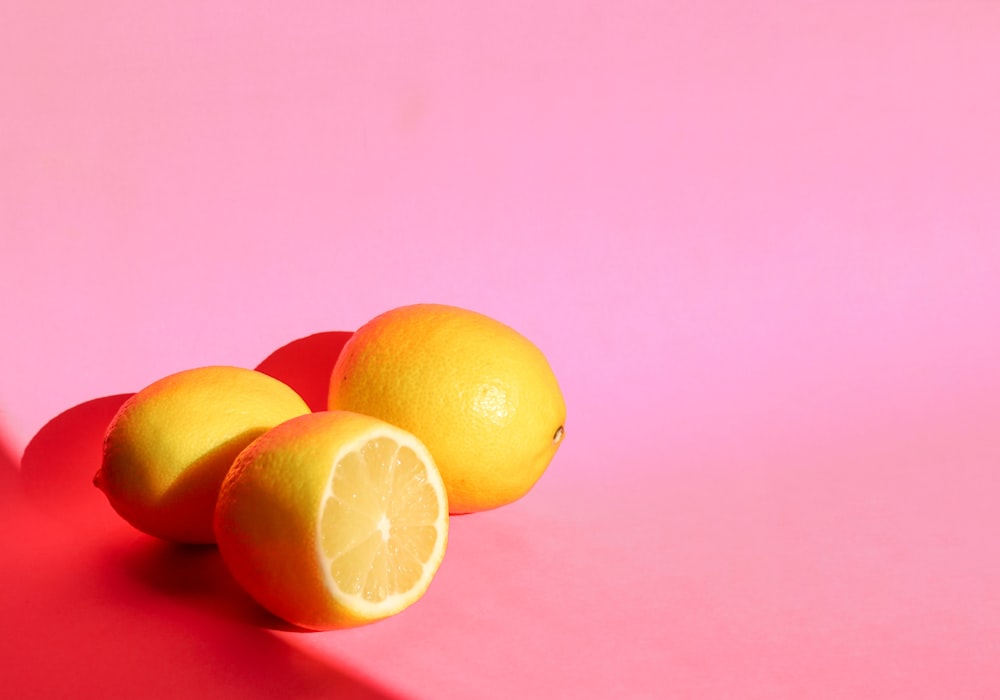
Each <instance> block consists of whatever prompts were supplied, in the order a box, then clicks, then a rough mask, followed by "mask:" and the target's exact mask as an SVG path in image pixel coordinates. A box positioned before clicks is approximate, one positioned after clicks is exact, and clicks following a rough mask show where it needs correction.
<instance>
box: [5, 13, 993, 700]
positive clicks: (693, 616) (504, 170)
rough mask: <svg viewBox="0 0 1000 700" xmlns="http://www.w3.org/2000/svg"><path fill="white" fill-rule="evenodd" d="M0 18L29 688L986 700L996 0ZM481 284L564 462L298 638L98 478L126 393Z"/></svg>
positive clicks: (13, 524) (8, 638)
mask: <svg viewBox="0 0 1000 700" xmlns="http://www.w3.org/2000/svg"><path fill="white" fill-rule="evenodd" d="M366 7H367V9H354V10H352V9H345V8H340V7H332V6H330V5H329V4H328V3H311V2H304V3H299V4H296V5H295V6H294V7H290V8H284V7H283V8H281V9H280V10H277V9H275V8H274V7H273V6H272V5H269V4H266V3H258V4H255V3H239V4H235V3H216V4H214V5H212V6H211V8H207V7H205V5H204V3H190V2H179V3H171V4H169V5H164V6H162V7H157V8H151V7H146V8H138V7H134V6H133V5H129V4H124V5H123V4H121V3H111V2H97V3H89V4H88V6H87V8H86V10H84V9H83V8H82V7H77V6H76V5H74V4H72V3H65V2H38V3H21V4H20V5H18V6H15V5H14V4H12V3H7V4H6V5H4V6H2V7H0V45H2V46H4V55H5V56H7V58H6V59H5V60H4V61H0V97H2V99H3V104H4V109H3V110H2V112H3V113H2V115H0V154H2V158H0V273H2V274H0V299H3V301H2V302H0V328H2V329H3V332H4V339H5V340H4V342H3V343H2V344H0V368H2V371H0V489H2V491H0V508H2V510H0V513H2V515H0V518H2V520H0V555H2V556H3V561H4V574H3V575H0V615H2V617H3V620H4V634H3V635H0V658H2V659H4V663H3V664H0V682H2V684H3V687H4V689H5V692H7V693H8V694H10V695H11V697H38V698H49V697H63V696H66V695H80V696H84V695H87V696H89V695H95V696H97V695H112V694H117V695H121V696H126V697H163V698H167V697H178V696H184V697H215V698H218V697H223V698H224V697H234V698H235V697H240V698H246V697H262V698H263V697H273V696H275V695H277V694H279V693H281V694H283V695H287V696H289V697H347V698H354V697H358V698H365V697H371V698H428V699H430V698H440V697H456V698H465V697H470V698H508V697H576V698H588V697H593V698H606V697H628V698H644V697H650V698H661V697H697V698H730V697H740V698H776V697H789V698H802V697H808V698H844V697H850V698H856V697H864V698H906V699H907V700H911V699H914V698H927V699H931V698H933V699H935V700H937V699H939V698H944V697H947V698H969V699H971V698H988V697H998V696H1000V672H998V671H997V670H996V668H997V665H998V659H1000V602H998V600H1000V599H998V597H997V595H996V591H997V590H1000V544H998V542H1000V538H998V537H997V534H998V532H1000V514H998V509H997V508H996V502H997V495H998V493H1000V469H998V466H1000V430H998V428H997V426H998V425H1000V234H998V233H997V232H998V231H1000V197H998V193H1000V167H998V163H1000V130H998V129H997V128H996V124H998V123H1000V91H998V89H997V86H998V85H1000V9H998V8H997V7H996V6H994V5H993V4H991V3H984V2H979V3H975V2H953V3H932V2H918V3H912V2H909V3H902V2H899V3H896V2H885V3H855V2H847V3H836V4H834V3H827V4H821V3H808V4H805V3H791V2H778V1H775V2H764V3H753V4H752V6H751V4H745V3H735V2H722V1H721V0H719V1H715V2H707V3H673V2H670V3H639V2H626V3H603V4H596V5H595V4H590V5H587V6H586V7H583V6H580V5H579V4H578V3H558V2H540V3H523V4H515V5H511V4H509V3H507V4H491V5H488V6H487V5H483V6H482V7H474V8H473V7H469V6H467V5H465V4H461V3H454V2H446V1H442V2H431V3H423V4H420V5H414V6H412V7H410V6H406V7H402V6H392V7H389V6H385V7H382V6H379V5H373V6H366ZM417 301H437V302H443V303H451V304H458V305H462V306H467V307H469V308H473V309H476V310H478V311H482V312H485V313H488V314H491V315H493V316H495V317H497V318H499V319H500V320H502V321H505V322H507V323H509V324H511V325H513V326H514V327H516V328H518V329H519V330H521V331H522V332H524V333H525V334H526V335H527V336H528V337H530V338H532V339H533V340H534V341H535V342H536V343H537V344H538V345H539V346H540V347H541V348H542V349H543V351H544V352H545V353H546V354H547V355H548V356H549V358H550V360H551V362H552V364H553V366H554V368H555V370H556V374H557V376H558V377H559V379H560V381H561V383H562V385H563V388H564V392H565V394H566V399H567V406H568V414H569V417H568V420H567V439H566V441H565V443H564V445H563V447H562V448H561V450H560V452H559V454H558V455H557V457H556V459H555V461H554V463H553V465H552V467H551V468H550V470H549V472H548V473H547V474H546V475H545V477H544V478H543V479H542V481H541V482H540V483H539V485H538V486H537V487H536V488H535V489H534V490H533V491H532V492H531V493H530V494H529V495H528V496H527V497H526V498H524V499H523V500H522V501H520V502H518V503H516V504H514V505H512V506H509V507H507V508H504V509H500V510H498V511H495V512H491V513H483V514H477V515H473V516H463V517H458V518H455V519H453V524H452V537H451V541H450V544H449V551H448V554H447V556H446V558H445V562H444V564H443V566H442V568H441V570H440V572H439V574H438V576H437V578H436V579H435V581H434V583H433V585H432V586H431V589H430V590H429V591H428V593H427V595H426V596H425V597H424V598H423V599H422V600H421V601H420V602H419V603H418V604H417V605H415V606H414V607H412V608H410V609H409V610H407V611H405V612H404V613H403V614H401V615H399V616H397V617H395V618H392V619H391V620H387V621H385V622H382V623H379V624H376V625H372V626H369V627H366V628H362V629H357V630H351V631H347V632H330V633H303V632H299V631H296V630H291V629H288V628H287V626H285V625H283V624H281V623H280V621H278V620H275V619H274V618H272V617H270V616H268V615H267V614H265V613H264V612H262V611H261V610H260V609H258V608H257V607H256V606H255V605H254V604H253V603H252V602H251V601H250V600H248V599H247V598H246V596H245V595H243V594H242V593H241V592H240V591H239V590H238V588H237V587H236V586H235V584H234V583H233V582H232V580H231V579H230V578H229V577H228V574H227V573H226V571H225V570H224V568H223V567H222V565H221V563H220V561H219V559H218V556H217V553H216V552H215V550H214V549H212V548H210V547H209V548H177V547H172V546H168V545H165V544H163V543H159V542H156V541H154V540H152V539H150V538H148V537H145V536H143V535H140V534H139V533H137V532H135V531H133V530H131V529H130V528H129V527H128V526H127V525H126V524H125V523H123V522H122V521H120V520H119V519H118V518H117V516H115V514H114V513H113V511H111V509H110V507H108V505H107V503H106V502H104V501H103V499H102V497H101V496H100V494H99V493H98V492H97V491H96V490H95V489H94V488H93V487H92V486H91V484H90V479H91V477H92V476H93V473H94V471H95V470H96V467H97V460H98V459H99V454H100V437H101V433H102V431H103V429H104V427H105V426H106V424H107V421H108V419H109V418H110V416H111V415H112V413H113V412H114V410H115V408H116V407H117V405H118V404H120V402H121V401H122V400H124V397H125V396H127V395H128V393H130V392H133V391H136V390H138V389H139V388H141V387H142V386H145V385H146V384H148V383H150V382H152V381H153V380H155V379H157V378H159V377H161V376H163V375H165V374H168V373H170V372H173V371H176V370H179V369H184V368H186V367H193V366H199V365H208V364H223V363H225V364H237V365H242V366H247V367H255V366H258V365H261V366H262V368H263V369H265V370H266V371H269V372H271V373H273V374H275V376H279V377H281V378H283V379H285V380H286V381H288V382H289V383H291V384H292V385H293V386H295V387H296V388H297V389H299V390H300V391H301V392H302V393H303V395H304V396H306V398H307V400H308V401H310V403H311V405H312V404H314V403H315V402H316V401H321V397H322V377H323V376H324V374H325V372H327V371H328V370H329V365H330V363H331V362H332V359H331V357H332V354H333V353H335V351H336V348H337V346H338V345H337V344H338V343H340V342H342V341H343V338H344V337H345V336H344V333H345V332H346V331H349V330H350V329H352V328H355V327H357V326H358V325H360V324H361V323H363V322H364V321H365V320H367V319H368V318H370V317H371V316H374V315H375V314H377V313H379V312H381V311H383V310H385V309H388V308H390V307H392V306H396V305H400V304H406V303H413V302H417Z"/></svg>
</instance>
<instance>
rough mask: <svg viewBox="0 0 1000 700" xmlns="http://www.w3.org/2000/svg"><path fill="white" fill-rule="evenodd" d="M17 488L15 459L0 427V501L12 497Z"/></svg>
mask: <svg viewBox="0 0 1000 700" xmlns="http://www.w3.org/2000/svg"><path fill="white" fill-rule="evenodd" d="M16 488H17V460H16V459H15V457H14V450H13V449H12V448H11V446H10V442H9V441H8V439H7V436H6V434H5V433H4V432H3V430H2V429H0V503H3V502H4V501H6V500H7V499H8V498H11V497H13V495H14V493H15V489H16Z"/></svg>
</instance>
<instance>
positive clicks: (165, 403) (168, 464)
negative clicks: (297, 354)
mask: <svg viewBox="0 0 1000 700" xmlns="http://www.w3.org/2000/svg"><path fill="white" fill-rule="evenodd" d="M304 413H309V407H308V406H307V405H306V403H305V401H303V400H302V398H301V397H300V396H299V395H298V394H297V393H295V391H293V390H292V389H291V388H290V387H289V386H287V385H286V384H283V383H282V382H280V381H278V380H277V379H273V378H271V377H269V376H267V375H265V374H262V373H260V372H255V371H253V370H249V369H243V368H240V367H200V368H197V369H189V370H185V371H182V372H178V373H176V374H172V375H170V376H167V377H164V378H162V379H160V380H158V381H156V382H153V383H152V384H150V385H149V386H147V387H146V388H144V389H142V390H141V391H139V392H138V393H136V394H134V395H133V396H131V397H130V398H129V399H128V400H127V401H126V402H125V403H124V404H122V406H121V408H120V409H119V410H118V412H117V414H116V415H115V416H114V418H112V420H111V424H110V425H109V426H108V429H107V432H106V433H105V437H104V452H103V458H102V461H101V468H100V470H99V471H98V472H97V476H95V477H94V483H95V484H96V485H97V487H98V488H100V489H101V490H102V491H103V492H104V494H105V495H106V496H107V498H108V501H109V502H110V503H111V506H112V507H113V508H114V509H115V511H117V512H118V514H119V515H121V516H122V517H123V518H124V519H125V520H126V521H128V522H129V523H131V524H132V525H133V526H134V527H136V528H137V529H139V530H141V531H143V532H145V533H147V534H150V535H153V536H154V537H159V538H162V539H165V540H171V541H175V542H189V543H211V542H214V541H215V536H214V534H213V529H212V520H213V514H214V510H215V501H216V499H217V498H218V495H219V487H220V486H221V484H222V480H223V478H224V477H225V475H226V472H227V471H228V470H229V467H230V466H231V465H232V462H233V460H234V459H235V458H236V455H237V454H239V453H240V451H241V450H242V449H243V448H244V447H246V446H247V445H249V444H250V442H251V441H253V440H254V439H255V438H257V437H259V436H260V435H261V434H262V433H264V432H265V431H267V430H269V429H270V428H273V427H274V426H276V425H278V424H279V423H281V422H283V421H285V420H288V419H289V418H293V417H295V416H299V415H302V414H304Z"/></svg>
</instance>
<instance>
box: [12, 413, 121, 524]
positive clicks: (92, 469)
mask: <svg viewBox="0 0 1000 700" xmlns="http://www.w3.org/2000/svg"><path fill="white" fill-rule="evenodd" d="M129 396H131V394H115V395H114V396H104V397H102V398H99V399H92V400H90V401H85V402H84V403H81V404H79V405H77V406H74V407H73V408H70V409H68V410H66V411H63V412H62V413H60V414H59V415H58V416H56V417H55V418H53V419H52V420H50V421H49V422H48V423H46V424H45V425H44V426H43V427H42V429H41V430H39V431H38V433H37V434H36V435H35V436H34V437H33V438H31V441H30V442H29V443H28V446H27V447H25V448H24V454H23V455H22V457H21V473H20V481H21V488H22V490H23V493H24V495H25V496H26V497H27V498H28V499H29V500H31V501H34V502H36V503H38V504H41V505H46V506H56V505H58V506H59V508H50V509H49V510H50V512H53V513H66V514H69V513H72V512H73V511H74V510H75V509H77V508H79V507H107V504H106V501H105V499H104V497H103V496H102V495H101V494H100V492H98V490H97V489H96V488H94V483H93V480H94V475H95V474H96V473H97V470H98V469H99V468H100V466H101V456H102V452H103V447H104V432H105V431H106V430H107V427H108V425H109V424H110V423H111V419H112V418H114V415H115V413H116V412H117V411H118V409H119V408H120V407H121V405H122V404H123V403H125V400H126V399H127V398H128V397H129Z"/></svg>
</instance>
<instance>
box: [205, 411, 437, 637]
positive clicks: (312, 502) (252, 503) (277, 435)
mask: <svg viewBox="0 0 1000 700" xmlns="http://www.w3.org/2000/svg"><path fill="white" fill-rule="evenodd" d="M215 536H216V541H217V543H218V546H219V551H220V553H221V554H222V558H223V560H224V561H225V563H226V565H227V567H228V568H229V570H230V571H231V572H232V574H233V577H234V578H235V579H236V580H237V582H238V583H239V584H240V585H241V586H242V587H243V588H244V589H245V590H246V591H247V592H248V593H249V594H250V595H251V596H252V597H253V598H254V599H256V600H257V602H258V603H260V604H261V605H262V606H263V607H265V608H267V609H268V610H270V611H271V612H272V613H274V614H275V615H277V616H278V617H281V618H283V619H284V620H287V621H288V622H291V623H293V624H295V625H298V626H300V627H305V628H309V629H317V630H325V629H336V628H342V627H353V626H356V625H362V624H366V623H369V622H374V621H376V620H380V619H383V618H386V617H389V616H391V615H394V614H396V613H399V612H401V611H402V610H404V609H405V608H407V607H409V606H410V605H412V604H413V603H415V602H416V601H417V600H419V599H420V598H421V597H422V596H423V594H424V593H425V592H426V590H427V588H428V587H429V586H430V583H431V580H432V579H433V578H434V574H435V573H436V572H437V569H438V567H439V566H440V564H441V560H442V558H443V557H444V552H445V547H446V544H447V539H448V501H447V494H446V491H445V487H444V483H443V481H442V480H441V476H440V474H439V473H438V470H437V467H436V466H435V464H434V460H433V458H432V457H431V455H430V453H429V452H428V451H427V448H426V447H424V445H423V443H421V442H420V441H419V440H418V439H417V438H416V437H414V436H413V435H411V434H410V433H407V432H406V431H404V430H402V429H400V428H397V427H395V426H393V425H390V424H388V423H385V422H383V421H381V420H378V419H376V418H371V417H368V416H363V415H360V414H356V413H350V412H347V411H326V412H319V413H311V414H308V415H304V416H300V417H298V418H294V419H292V420H289V421H286V422H285V423H282V424H281V425H278V426H277V427H275V428H273V429H272V430H270V431H268V432H267V433H265V434H264V435H262V436H261V437H259V438H258V439H257V440H255V441H254V442H253V443H251V444H250V445H249V446H248V447H247V448H246V449H245V450H243V452H241V453H240V455H239V456H238V457H237V458H236V461H235V462H234V464H233V467H232V469H231V470H230V471H229V473H228V474H227V476H226V479H225V481H224V482H223V485H222V489H221V492H220V494H219V501H218V504H217V506H216V511H215Z"/></svg>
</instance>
